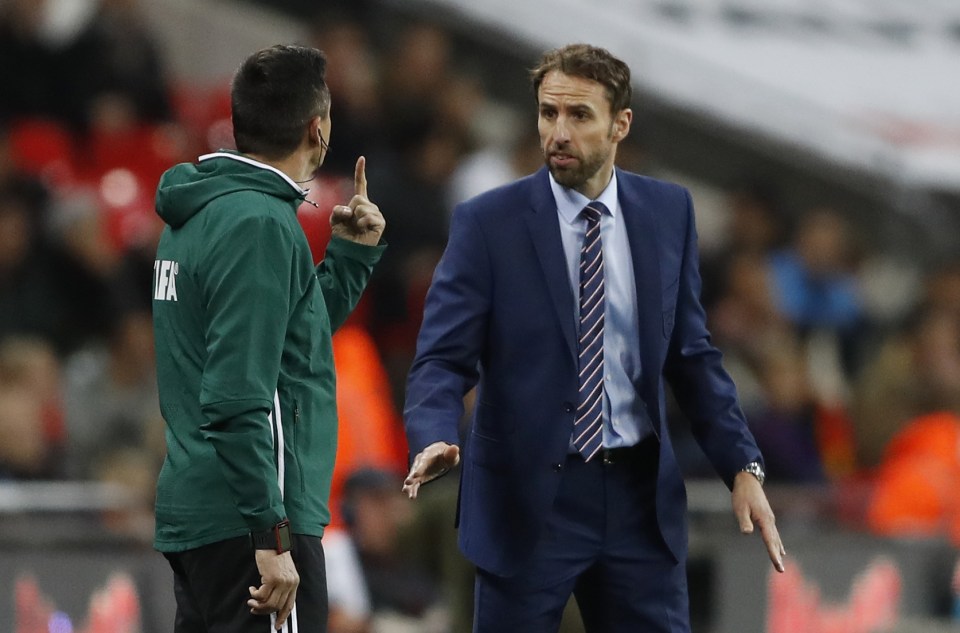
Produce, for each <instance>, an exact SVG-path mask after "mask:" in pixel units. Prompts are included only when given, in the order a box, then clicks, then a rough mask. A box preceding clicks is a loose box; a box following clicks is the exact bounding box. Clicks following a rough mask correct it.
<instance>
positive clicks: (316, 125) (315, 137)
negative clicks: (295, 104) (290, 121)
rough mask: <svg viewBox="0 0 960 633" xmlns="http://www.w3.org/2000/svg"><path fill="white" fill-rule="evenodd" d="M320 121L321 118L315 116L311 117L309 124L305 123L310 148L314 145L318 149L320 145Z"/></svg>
mask: <svg viewBox="0 0 960 633" xmlns="http://www.w3.org/2000/svg"><path fill="white" fill-rule="evenodd" d="M321 120H322V117H319V116H315V117H313V118H312V119H310V122H309V123H307V130H308V131H307V136H308V137H309V139H310V146H311V147H313V146H314V145H316V146H317V147H319V146H320V145H321V143H320V136H321V134H323V132H322V131H321V130H320V121H321Z"/></svg>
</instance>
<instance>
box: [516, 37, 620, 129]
mask: <svg viewBox="0 0 960 633" xmlns="http://www.w3.org/2000/svg"><path fill="white" fill-rule="evenodd" d="M552 70H558V71H560V72H562V73H563V74H565V75H571V76H574V77H583V78H584V79H590V80H592V81H596V82H597V83H599V84H601V85H602V86H603V87H604V88H606V91H607V99H608V100H609V101H610V113H611V114H616V113H617V112H619V111H621V110H623V109H625V108H629V107H630V100H631V99H632V97H633V91H632V88H631V87H630V67H629V66H627V65H626V64H625V63H624V62H623V61H622V60H620V59H618V58H616V57H614V56H613V55H612V54H611V53H610V51H608V50H607V49H605V48H600V47H598V46H590V45H589V44H568V45H566V46H564V47H561V48H555V49H553V50H550V51H547V52H546V53H544V54H543V57H541V58H540V63H538V64H537V65H536V67H534V68H533V69H532V70H531V71H530V78H531V80H532V81H533V96H534V97H535V98H536V99H537V100H538V101H539V99H540V84H541V83H542V82H543V78H544V77H546V75H547V73H549V72H550V71H552Z"/></svg>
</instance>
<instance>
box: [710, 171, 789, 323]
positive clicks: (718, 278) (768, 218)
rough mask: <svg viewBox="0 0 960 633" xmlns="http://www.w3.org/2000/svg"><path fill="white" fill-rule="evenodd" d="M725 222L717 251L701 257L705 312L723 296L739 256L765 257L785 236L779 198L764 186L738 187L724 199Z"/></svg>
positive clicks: (779, 244)
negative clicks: (731, 270)
mask: <svg viewBox="0 0 960 633" xmlns="http://www.w3.org/2000/svg"><path fill="white" fill-rule="evenodd" d="M726 210H727V222H726V226H725V229H724V230H723V231H722V233H723V235H722V237H721V238H720V246H719V248H716V249H713V250H705V251H704V252H703V253H702V256H701V264H700V274H701V276H702V277H703V292H702V296H701V299H702V301H703V304H704V306H705V307H706V308H707V309H708V311H709V310H710V309H711V308H713V306H714V304H715V303H716V302H717V300H718V299H719V298H720V296H721V295H722V293H723V287H724V285H725V280H728V279H729V277H730V270H729V268H730V266H731V265H732V264H733V260H734V259H735V258H736V257H738V256H740V255H753V256H764V257H765V256H767V255H769V254H770V253H772V252H773V251H774V250H776V249H778V248H779V247H780V246H782V243H781V242H782V239H783V236H784V233H785V226H784V218H783V216H782V211H781V209H780V202H779V197H778V196H777V194H776V193H775V192H774V191H773V190H772V188H771V187H770V186H768V185H766V184H764V183H752V184H744V185H739V186H737V187H735V188H733V189H731V190H730V191H729V192H728V193H727V195H726Z"/></svg>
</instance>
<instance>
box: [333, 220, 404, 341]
mask: <svg viewBox="0 0 960 633" xmlns="http://www.w3.org/2000/svg"><path fill="white" fill-rule="evenodd" d="M386 248H387V246H386V243H384V242H382V241H381V243H380V244H378V245H376V246H366V245H364V244H357V243H356V242H351V241H350V240H345V239H343V238H340V237H332V238H330V243H329V244H328V245H327V252H326V255H325V256H324V258H323V261H322V262H320V264H319V265H318V266H317V279H318V280H319V281H320V289H321V291H322V292H323V300H324V301H325V302H326V304H327V314H328V315H329V317H330V329H331V330H332V331H334V332H336V331H337V329H339V327H340V326H341V325H343V323H344V321H346V320H347V317H348V316H350V313H351V312H352V311H353V309H354V308H355V307H356V306H357V303H358V302H359V301H360V295H361V294H363V290H364V288H366V287H367V282H368V281H369V280H370V274H371V273H372V272H373V267H374V265H375V264H376V263H377V262H378V261H380V256H381V255H383V251H384V250H385V249H386Z"/></svg>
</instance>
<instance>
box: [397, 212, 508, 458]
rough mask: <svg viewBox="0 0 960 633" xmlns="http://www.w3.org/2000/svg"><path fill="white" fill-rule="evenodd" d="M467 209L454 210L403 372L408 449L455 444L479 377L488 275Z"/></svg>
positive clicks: (488, 298) (486, 261)
mask: <svg viewBox="0 0 960 633" xmlns="http://www.w3.org/2000/svg"><path fill="white" fill-rule="evenodd" d="M467 209H468V207H464V206H462V205H461V206H459V207H457V209H456V210H455V211H454V214H453V218H452V220H451V224H450V238H449V240H448V242H447V248H446V250H445V251H444V253H443V257H442V258H441V259H440V263H439V264H438V265H437V268H436V270H435V271H434V276H433V281H432V283H431V284H430V290H429V291H428V292H427V298H426V303H425V306H424V313H423V323H422V324H421V326H420V334H419V336H418V338H417V351H416V356H415V357H414V361H413V365H412V367H411V368H410V373H409V375H408V377H407V393H406V399H405V400H406V407H405V411H404V425H405V427H406V432H407V443H408V445H409V447H410V453H411V455H416V454H417V453H419V452H420V451H422V450H423V449H424V448H425V447H427V446H429V445H430V444H432V443H434V442H439V441H443V442H447V443H448V444H459V442H460V438H459V433H458V427H459V423H460V419H461V417H462V416H463V396H464V394H466V392H467V391H469V390H470V388H472V387H473V386H474V385H475V384H476V383H477V379H478V377H479V373H478V363H479V361H480V355H481V350H482V349H483V345H484V342H485V336H486V331H487V323H488V315H489V310H490V304H491V293H492V280H491V269H490V258H489V254H488V252H487V248H486V244H485V241H484V238H483V233H482V230H481V229H480V226H479V224H478V223H477V221H476V219H475V218H473V217H472V216H471V215H470V214H469V213H468V210H467Z"/></svg>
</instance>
